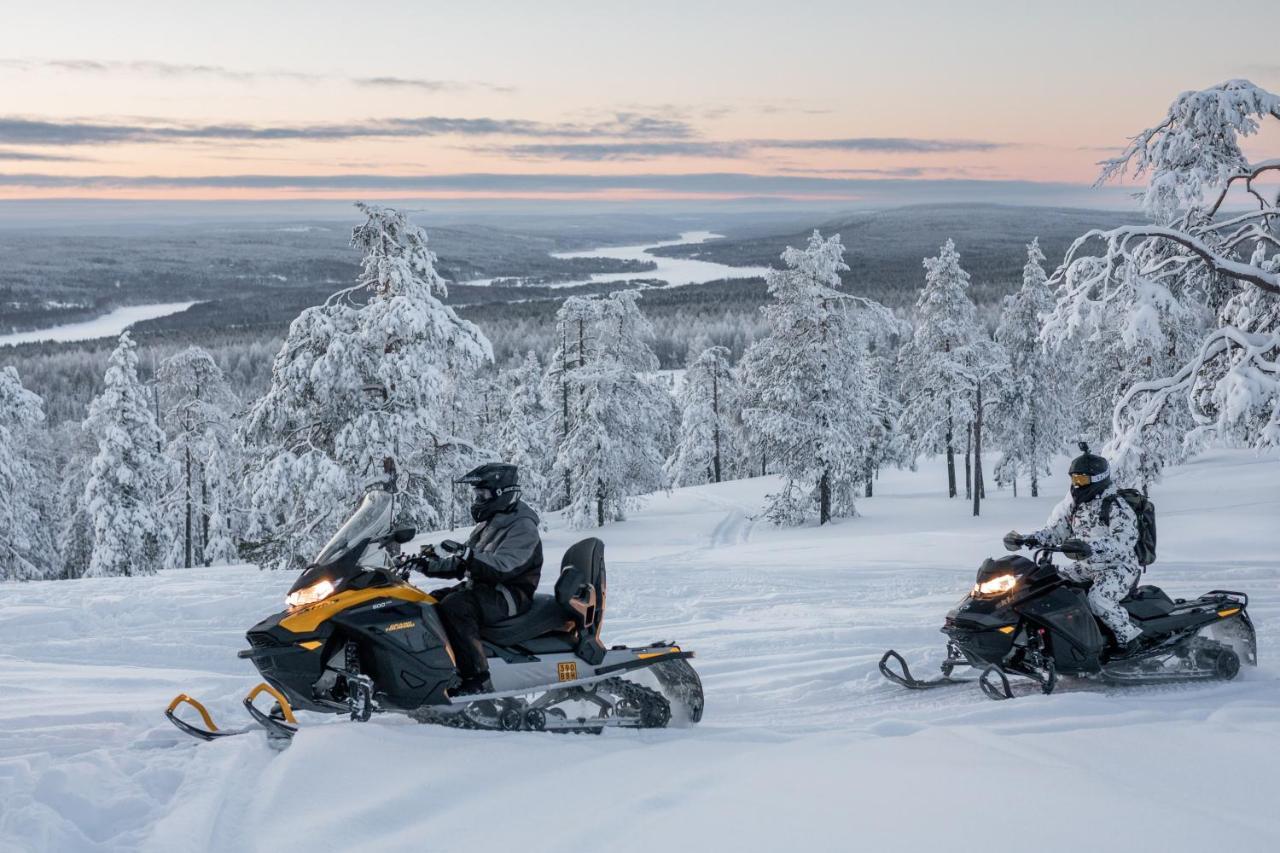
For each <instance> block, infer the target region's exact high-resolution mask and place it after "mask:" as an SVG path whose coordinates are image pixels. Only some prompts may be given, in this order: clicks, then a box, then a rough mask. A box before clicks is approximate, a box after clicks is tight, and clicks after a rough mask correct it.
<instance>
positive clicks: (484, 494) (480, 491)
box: [474, 486, 493, 501]
mask: <svg viewBox="0 0 1280 853" xmlns="http://www.w3.org/2000/svg"><path fill="white" fill-rule="evenodd" d="M474 497H475V499H476V500H477V501H487V500H492V499H493V489H486V488H484V487H483V486H481V487H478V488H477V489H476V490H475V494H474Z"/></svg>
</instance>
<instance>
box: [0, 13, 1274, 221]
mask: <svg viewBox="0 0 1280 853" xmlns="http://www.w3.org/2000/svg"><path fill="white" fill-rule="evenodd" d="M1210 6H1212V7H1213V8H1214V9H1215V10H1216V11H1215V12H1214V19H1215V20H1216V21H1222V22H1226V23H1215V22H1213V21H1210V20H1209V18H1208V16H1207V15H1206V13H1205V12H1204V10H1205V9H1208V8H1210ZM1277 31H1280V2H1277V0H1257V2H1255V0H1217V1H1216V2H1215V3H1213V4H1208V3H1205V2H1195V3H1192V2H1179V0H1162V1H1161V2H1124V0H1108V2H1092V0H1088V2H1055V3H1052V4H1048V3H1040V2H967V3H966V2H911V3H888V2H883V0H881V2H875V3H862V2H850V0H845V2H771V3H763V2H735V3H730V2H700V3H697V2H690V0H685V2H665V0H662V2H655V0H637V2H629V3H614V2H605V1H604V0H594V2H536V3H535V2H524V3H517V2H510V3H499V2H492V3H486V2H459V1H458V0H453V2H446V3H436V2H423V0H418V2H404V3H393V2H361V3H351V2H328V0H309V2H304V3H294V2H265V0H257V2H240V0H219V2H199V3H184V2H181V0H167V2H151V3H145V2H127V1H125V2H122V0H114V2H111V3H99V2H82V3H66V2H43V3H22V4H18V3H6V4H5V5H4V7H3V9H2V10H0V199H14V198H59V197H76V198H86V197H95V198H162V199H191V198H236V199H244V198H264V199H285V198H299V197H302V198H350V197H356V196H368V195H375V196H377V197H383V198H395V197H415V198H431V197H435V198H576V199H581V198H602V199H615V200H616V199H630V198H663V199H672V198H677V199H679V198H690V199H733V198H742V197H750V198H761V197H764V198H788V199H850V200H857V199H859V198H868V197H873V196H875V195H876V194H877V193H883V191H884V188H885V187H897V186H911V187H916V188H917V189H918V188H920V187H938V188H940V189H941V188H949V190H950V192H951V193H952V194H953V195H954V194H957V193H958V194H959V195H962V196H968V197H972V198H974V199H977V200H983V199H989V200H1006V199H1007V198H1010V197H1016V196H1017V193H1018V192H1023V193H1027V192H1030V193H1031V195H1033V196H1036V197H1041V196H1042V197H1043V198H1042V200H1052V199H1053V198H1054V197H1063V198H1066V197H1068V196H1070V197H1071V198H1076V197H1078V196H1079V190H1080V188H1081V187H1083V186H1086V185H1088V184H1089V183H1091V182H1092V180H1093V179H1094V177H1095V176H1096V174H1097V167H1096V165H1095V164H1096V162H1097V161H1098V160H1099V159H1101V158H1103V157H1105V156H1108V154H1109V153H1111V151H1112V150H1114V149H1115V148H1116V147H1117V146H1120V145H1123V144H1124V142H1125V140H1126V138H1127V137H1128V136H1130V135H1132V134H1133V133H1136V132H1137V131H1139V130H1141V129H1142V128H1143V127H1146V126H1147V125H1149V124H1151V123H1154V122H1155V121H1156V120H1158V119H1159V117H1160V116H1161V115H1162V114H1163V111H1164V109H1165V107H1166V106H1167V104H1168V103H1169V101H1170V100H1171V99H1172V97H1173V96H1175V95H1176V94H1177V93H1178V92H1180V91H1183V90H1185V89H1190V88H1203V87H1205V86H1209V85H1212V84H1214V83H1218V82H1221V81H1222V80H1225V79H1229V78H1232V77H1247V78H1249V79H1252V80H1253V81H1254V82H1256V83H1259V84H1261V85H1263V86H1267V87H1268V88H1271V89H1273V90H1276V89H1280V54H1277V52H1276V48H1275V37H1276V35H1275V34H1276V33H1277ZM1264 142H1265V140H1264ZM1011 194H1012V195H1011Z"/></svg>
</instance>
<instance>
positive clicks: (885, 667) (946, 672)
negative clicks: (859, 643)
mask: <svg viewBox="0 0 1280 853" xmlns="http://www.w3.org/2000/svg"><path fill="white" fill-rule="evenodd" d="M891 660H894V661H897V662H898V666H899V667H900V668H901V670H902V671H901V672H894V671H893V669H892V668H891V667H890V666H889V661H891ZM957 666H970V664H969V663H968V661H963V660H954V659H952V658H950V657H948V658H947V660H946V661H945V662H944V663H943V664H942V675H939V676H937V677H936V678H930V679H927V680H926V679H921V678H916V677H915V676H913V675H912V674H911V668H910V667H909V666H907V662H906V660H905V659H904V658H903V657H902V655H900V654H898V653H897V652H895V651H894V650H893V649H890V650H889V651H887V652H885V653H884V657H882V658H880V674H881V675H883V676H884V677H885V678H887V679H889V680H890V681H892V682H893V683H894V684H897V685H900V686H902V687H905V688H907V689H908V690H929V689H931V688H934V687H946V686H948V685H950V684H969V683H970V682H972V681H973V679H972V678H952V677H951V672H952V670H953V669H954V668H955V667H957Z"/></svg>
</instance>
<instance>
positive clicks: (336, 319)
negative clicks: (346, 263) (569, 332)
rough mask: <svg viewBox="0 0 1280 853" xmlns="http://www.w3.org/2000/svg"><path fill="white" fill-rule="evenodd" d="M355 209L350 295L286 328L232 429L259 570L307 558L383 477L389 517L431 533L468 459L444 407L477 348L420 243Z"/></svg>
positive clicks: (400, 218) (393, 214)
mask: <svg viewBox="0 0 1280 853" xmlns="http://www.w3.org/2000/svg"><path fill="white" fill-rule="evenodd" d="M358 207H359V209H360V211H361V212H362V213H363V214H365V216H366V217H367V221H366V222H365V223H364V224H363V225H361V226H359V227H357V228H355V229H354V231H353V232H352V237H351V244H352V245H353V246H354V247H356V248H358V249H360V250H361V251H362V252H363V253H364V259H363V262H362V269H361V273H360V276H359V278H358V280H357V284H356V286H355V287H353V288H350V289H347V290H344V291H341V292H339V293H337V294H335V295H333V296H331V297H330V298H329V299H328V300H326V301H325V303H324V304H323V305H320V306H316V307H314V308H308V309H307V310H306V311H303V312H302V314H301V315H299V317H298V318H297V319H296V320H294V321H293V323H292V324H291V325H290V327H289V334H288V336H287V338H286V340H285V343H284V346H283V347H281V349H280V353H279V354H278V355H277V356H276V360H275V364H274V366H273V368H272V379H271V387H270V388H269V389H268V390H267V392H266V394H265V395H264V396H263V397H262V398H261V399H259V400H258V401H257V402H256V403H255V404H254V405H253V407H252V408H251V410H250V412H249V415H248V417H247V419H246V421H245V424H244V427H243V430H242V436H243V439H244V444H245V445H246V448H247V449H248V451H249V452H250V454H251V459H250V463H251V464H250V465H249V468H248V477H247V491H248V495H249V501H250V506H251V509H252V516H251V521H250V529H249V531H248V533H247V534H246V538H247V539H249V540H251V542H252V543H253V550H254V551H255V552H256V553H255V555H256V556H257V557H258V559H259V560H260V562H262V563H263V564H264V565H269V566H272V567H284V566H292V565H298V564H299V563H301V562H303V561H305V560H307V559H309V558H310V557H311V556H312V555H313V554H314V552H315V551H317V550H318V549H319V547H320V546H321V544H322V543H323V541H324V539H325V537H327V536H328V535H330V534H331V533H332V531H333V530H334V529H335V528H336V527H337V526H338V524H340V523H341V516H342V515H343V514H345V513H346V512H347V511H348V510H349V508H350V506H351V502H352V500H353V496H354V495H355V493H356V492H357V491H358V490H359V489H360V488H361V486H363V485H364V484H365V483H367V482H369V481H370V480H373V479H376V478H379V477H382V476H385V475H384V473H383V472H384V471H385V470H387V469H393V470H395V471H396V472H398V476H399V498H398V500H397V507H398V508H399V510H400V513H401V516H402V518H404V519H405V520H407V521H410V522H412V523H415V524H417V525H418V526H420V527H424V528H429V527H433V526H436V525H438V524H439V523H440V522H441V521H442V519H443V518H444V515H443V514H442V510H445V509H446V508H447V507H448V506H449V504H450V500H451V493H452V488H451V483H452V480H453V478H454V477H456V476H457V475H458V473H460V472H459V470H458V467H459V464H460V460H461V459H462V457H465V456H467V455H468V453H469V451H470V449H471V447H472V439H471V438H469V437H463V436H458V435H456V434H454V433H453V432H452V431H451V429H450V426H451V424H450V413H449V405H450V401H451V400H452V399H454V398H455V396H456V394H455V390H456V389H455V385H456V382H457V381H458V380H459V378H460V377H463V376H465V375H467V374H468V373H469V371H471V370H474V369H475V368H476V367H478V366H479V365H480V364H482V363H485V362H487V361H490V360H491V359H492V351H491V349H490V346H489V342H488V341H487V340H486V339H485V337H484V335H483V334H482V333H481V332H480V330H479V329H478V328H477V327H476V326H475V325H474V324H472V323H469V322H467V321H465V320H462V319H460V318H459V317H458V316H457V314H456V313H454V311H453V309H452V308H449V307H448V306H446V305H445V304H444V303H443V302H442V301H441V300H442V299H443V298H444V297H445V296H446V294H447V291H446V287H445V283H444V280H443V279H441V278H440V276H439V274H438V273H437V272H436V270H435V255H434V254H433V253H432V252H431V251H430V250H429V249H428V248H427V235H426V233H425V232H424V231H423V230H422V229H421V228H419V227H418V226H416V225H413V224H412V223H411V222H409V220H408V218H407V217H406V216H405V215H404V214H403V213H400V212H399V211H395V210H391V209H389V208H383V207H376V206H373V205H364V204H361V205H358Z"/></svg>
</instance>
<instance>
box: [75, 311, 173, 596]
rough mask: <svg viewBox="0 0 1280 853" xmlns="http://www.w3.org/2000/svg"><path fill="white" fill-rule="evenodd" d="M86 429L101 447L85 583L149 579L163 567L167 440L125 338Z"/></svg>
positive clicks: (90, 489)
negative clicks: (122, 578) (96, 579)
mask: <svg viewBox="0 0 1280 853" xmlns="http://www.w3.org/2000/svg"><path fill="white" fill-rule="evenodd" d="M84 428H85V429H86V430H87V431H88V432H89V433H90V434H91V435H93V436H94V437H95V438H97V441H98V453H97V455H96V456H95V457H94V458H93V462H91V463H90V465H89V482H88V483H87V484H86V486H85V493H84V500H85V505H86V509H87V511H88V514H89V517H90V518H91V519H92V520H93V556H92V557H90V559H89V566H88V569H87V570H86V571H85V576H86V577H108V576H114V575H129V576H132V575H148V574H154V573H155V572H156V570H157V569H159V568H160V562H161V557H162V536H163V533H164V524H163V521H162V519H161V514H160V495H161V491H162V488H163V481H164V467H165V466H164V455H163V454H164V444H165V440H164V433H163V432H162V431H161V429H160V427H159V426H158V425H157V424H156V418H155V413H154V410H153V399H152V395H151V394H150V393H149V392H148V390H147V389H146V388H144V387H143V385H142V383H141V382H140V381H139V380H138V348H137V344H135V343H134V342H133V339H132V338H131V337H130V336H129V333H128V332H125V333H124V334H122V335H121V336H120V343H119V344H118V345H117V346H116V348H115V350H114V351H113V352H112V353H111V357H110V358H109V359H108V361H107V373H106V377H105V387H104V388H103V390H102V393H101V394H99V395H98V396H97V397H96V398H94V400H93V402H92V403H90V404H89V417H88V418H87V419H86V420H85V422H84Z"/></svg>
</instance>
